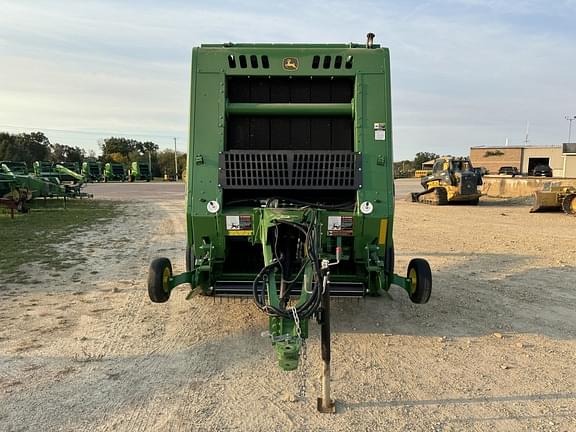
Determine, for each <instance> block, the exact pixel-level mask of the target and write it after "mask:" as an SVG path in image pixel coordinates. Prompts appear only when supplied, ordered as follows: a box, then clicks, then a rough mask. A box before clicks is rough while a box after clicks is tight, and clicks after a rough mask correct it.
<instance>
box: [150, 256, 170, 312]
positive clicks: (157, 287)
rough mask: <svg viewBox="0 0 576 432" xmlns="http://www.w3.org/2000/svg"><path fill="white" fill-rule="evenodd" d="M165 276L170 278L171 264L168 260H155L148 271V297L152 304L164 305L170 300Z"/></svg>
mask: <svg viewBox="0 0 576 432" xmlns="http://www.w3.org/2000/svg"><path fill="white" fill-rule="evenodd" d="M167 275H169V277H172V264H171V263H170V260H169V259H168V258H156V259H155V260H154V261H152V262H151V263H150V269H149V270H148V296H149V297H150V300H151V301H152V302H153V303H164V302H166V301H168V299H169V298H170V288H169V287H168V285H167V277H166V276H167Z"/></svg>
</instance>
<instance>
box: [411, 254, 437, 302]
mask: <svg viewBox="0 0 576 432" xmlns="http://www.w3.org/2000/svg"><path fill="white" fill-rule="evenodd" d="M406 274H407V277H408V278H410V279H412V278H413V277H414V276H415V277H416V280H415V282H414V285H413V288H414V292H413V293H412V294H410V300H411V301H412V303H416V304H424V303H428V300H429V299H430V294H431V293H432V270H430V265H429V264H428V261H426V260H424V259H422V258H414V259H413V260H411V261H410V264H408V271H407V273H406Z"/></svg>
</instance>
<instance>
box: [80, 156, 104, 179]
mask: <svg viewBox="0 0 576 432" xmlns="http://www.w3.org/2000/svg"><path fill="white" fill-rule="evenodd" d="M82 175H83V176H84V178H85V179H86V181H87V182H91V183H93V182H99V181H100V180H102V164H101V163H100V162H98V161H84V163H83V164H82Z"/></svg>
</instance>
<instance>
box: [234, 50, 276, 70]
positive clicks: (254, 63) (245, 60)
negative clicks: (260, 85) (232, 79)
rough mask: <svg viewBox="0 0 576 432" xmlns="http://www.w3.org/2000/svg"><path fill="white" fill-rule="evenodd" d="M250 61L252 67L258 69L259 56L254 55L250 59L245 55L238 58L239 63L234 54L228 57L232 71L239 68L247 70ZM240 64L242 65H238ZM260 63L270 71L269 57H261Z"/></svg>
mask: <svg viewBox="0 0 576 432" xmlns="http://www.w3.org/2000/svg"><path fill="white" fill-rule="evenodd" d="M248 60H250V67H251V68H252V69H258V56H256V55H254V54H252V55H251V56H249V57H248V58H247V57H246V56H245V55H240V56H238V61H236V56H235V55H234V54H230V55H229V56H228V67H229V68H230V69H236V68H237V67H238V66H240V68H242V69H246V68H247V67H248ZM238 62H239V63H240V65H238ZM260 62H261V65H262V67H263V68H264V69H270V61H269V60H268V56H267V55H263V56H260Z"/></svg>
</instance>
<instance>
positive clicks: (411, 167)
mask: <svg viewBox="0 0 576 432" xmlns="http://www.w3.org/2000/svg"><path fill="white" fill-rule="evenodd" d="M439 157H440V155H437V154H436V153H430V152H418V153H416V156H415V157H414V159H413V160H408V159H406V160H403V161H399V162H394V177H395V178H399V177H413V176H414V172H415V171H416V170H419V169H422V164H423V163H424V162H428V161H430V160H433V159H436V158H439Z"/></svg>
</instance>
